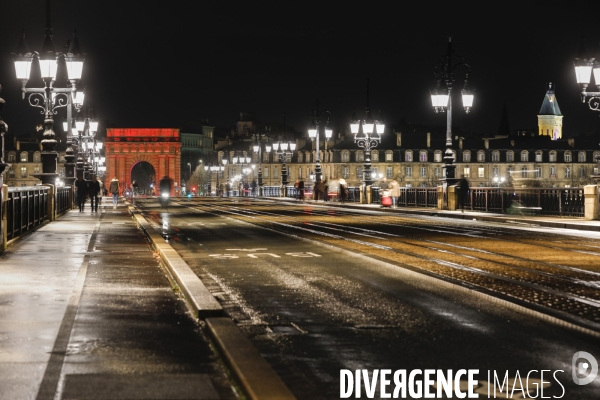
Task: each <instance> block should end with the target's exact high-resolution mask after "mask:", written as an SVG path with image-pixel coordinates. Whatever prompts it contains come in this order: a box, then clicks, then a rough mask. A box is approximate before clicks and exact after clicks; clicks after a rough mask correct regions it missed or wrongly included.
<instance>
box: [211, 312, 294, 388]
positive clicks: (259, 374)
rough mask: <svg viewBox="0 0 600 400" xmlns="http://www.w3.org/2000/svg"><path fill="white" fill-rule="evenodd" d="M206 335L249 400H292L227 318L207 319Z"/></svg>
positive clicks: (256, 352)
mask: <svg viewBox="0 0 600 400" xmlns="http://www.w3.org/2000/svg"><path fill="white" fill-rule="evenodd" d="M206 326H207V330H208V333H209V335H210V336H211V337H212V339H213V340H214V341H215V343H216V345H217V347H218V348H219V351H220V352H221V355H222V357H223V358H224V359H225V360H226V362H227V364H229V367H230V368H231V369H232V371H233V373H234V374H235V375H236V376H237V377H238V379H239V380H240V383H241V384H242V385H243V386H244V388H245V389H246V392H247V394H248V397H249V398H250V399H260V400H292V399H295V397H294V395H293V394H292V393H291V392H290V390H289V389H288V388H287V386H285V384H284V383H283V382H282V381H281V379H280V378H279V376H278V375H277V374H276V373H275V371H274V370H273V369H272V368H271V366H270V365H269V364H268V363H267V362H266V361H265V360H264V359H263V358H262V357H261V355H260V353H259V352H258V350H256V348H255V347H254V346H253V345H252V343H251V342H250V340H249V339H248V338H247V337H246V335H244V333H243V332H242V331H241V330H240V329H239V328H238V327H237V325H235V324H234V323H233V321H232V320H231V319H229V318H207V319H206Z"/></svg>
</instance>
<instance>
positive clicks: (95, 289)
mask: <svg viewBox="0 0 600 400" xmlns="http://www.w3.org/2000/svg"><path fill="white" fill-rule="evenodd" d="M103 205H104V206H106V208H103V207H102V210H101V211H100V212H98V213H97V214H96V213H91V212H90V209H89V205H86V210H85V211H84V212H79V210H77V209H75V210H71V211H69V212H67V213H66V214H65V215H63V216H61V217H60V218H59V219H57V220H56V221H54V222H51V223H47V224H45V225H43V226H42V227H40V228H39V229H37V230H36V231H34V232H33V233H31V234H29V235H27V236H25V237H23V238H22V239H20V240H19V241H17V242H16V243H14V244H13V245H12V246H10V247H9V248H8V249H7V251H6V252H5V254H3V255H1V256H0V399H7V400H8V399H10V400H15V399H41V400H46V399H47V400H51V399H54V400H55V399H80V398H85V399H147V398H152V399H183V398H185V399H196V398H198V399H199V398H202V399H233V398H237V396H236V395H235V393H234V392H233V390H232V386H231V383H230V381H229V378H228V376H227V375H226V373H225V368H224V367H223V364H222V361H221V359H220V358H218V357H217V356H216V355H215V353H214V352H213V350H212V349H211V347H210V346H209V341H208V339H207V338H206V337H205V336H204V333H203V331H202V330H201V329H200V327H199V324H198V321H197V320H196V319H195V318H193V317H192V316H191V315H190V314H189V312H188V309H187V307H186V304H185V302H184V301H183V300H181V299H180V298H179V297H178V295H177V294H176V293H175V291H174V290H173V288H172V285H171V283H170V281H169V279H168V278H167V275H166V274H165V271H164V270H163V269H162V268H161V266H160V264H159V262H158V261H157V259H156V258H155V254H154V253H153V251H152V249H151V247H150V245H149V242H148V240H147V237H146V235H145V234H144V232H143V231H142V230H140V229H138V225H137V224H136V222H135V221H134V220H132V216H131V214H130V212H129V211H128V209H127V207H126V206H125V205H123V204H120V205H119V207H118V208H117V209H116V210H113V207H112V202H111V201H110V199H108V198H104V201H103Z"/></svg>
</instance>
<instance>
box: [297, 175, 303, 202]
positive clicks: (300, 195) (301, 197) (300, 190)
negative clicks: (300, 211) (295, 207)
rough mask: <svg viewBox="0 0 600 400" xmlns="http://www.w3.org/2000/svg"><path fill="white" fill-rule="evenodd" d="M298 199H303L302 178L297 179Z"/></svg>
mask: <svg viewBox="0 0 600 400" xmlns="http://www.w3.org/2000/svg"><path fill="white" fill-rule="evenodd" d="M298 200H300V201H303V200H304V181H303V180H302V179H300V180H299V181H298Z"/></svg>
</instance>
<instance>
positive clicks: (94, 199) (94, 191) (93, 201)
mask: <svg viewBox="0 0 600 400" xmlns="http://www.w3.org/2000/svg"><path fill="white" fill-rule="evenodd" d="M88 193H89V194H90V206H91V207H92V211H91V212H98V195H100V182H99V181H98V177H96V176H94V179H92V180H91V181H90V183H89V184H88Z"/></svg>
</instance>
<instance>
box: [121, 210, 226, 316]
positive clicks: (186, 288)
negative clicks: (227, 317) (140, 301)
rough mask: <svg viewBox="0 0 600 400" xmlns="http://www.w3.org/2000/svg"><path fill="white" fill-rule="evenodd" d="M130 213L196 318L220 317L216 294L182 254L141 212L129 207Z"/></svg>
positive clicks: (221, 312) (221, 310)
mask: <svg viewBox="0 0 600 400" xmlns="http://www.w3.org/2000/svg"><path fill="white" fill-rule="evenodd" d="M128 209H129V213H130V214H131V215H132V216H133V218H134V219H135V221H136V222H137V224H138V226H139V227H140V228H141V229H142V230H143V231H144V233H145V234H146V236H147V237H148V238H149V239H150V241H151V243H152V247H153V248H154V249H155V250H156V251H157V252H158V253H159V254H160V257H161V258H162V260H163V261H164V263H165V265H166V266H167V268H168V270H169V272H170V273H171V276H172V277H173V279H175V281H176V282H177V284H178V285H179V287H180V288H181V291H182V292H183V294H184V295H185V298H186V300H187V301H186V304H187V305H188V308H189V309H190V311H191V312H192V315H194V316H195V317H196V318H200V319H205V318H209V317H220V316H222V315H223V314H224V313H223V308H222V307H221V305H220V304H219V302H218V301H217V300H216V299H215V298H214V296H213V295H212V294H211V293H210V292H209V291H208V289H207V288H206V286H204V283H202V281H201V280H200V278H198V275H196V274H195V273H194V271H192V269H191V268H190V267H189V266H188V265H187V263H186V262H185V261H184V260H183V258H181V256H180V255H179V254H178V253H177V252H176V251H175V250H173V248H172V247H171V246H170V245H169V244H168V243H166V242H165V240H164V239H163V237H162V236H160V235H159V234H158V233H156V231H155V230H154V229H153V228H152V227H151V226H150V224H148V222H147V221H146V220H145V219H144V217H142V216H141V215H140V212H139V211H137V210H133V209H132V207H128Z"/></svg>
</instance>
